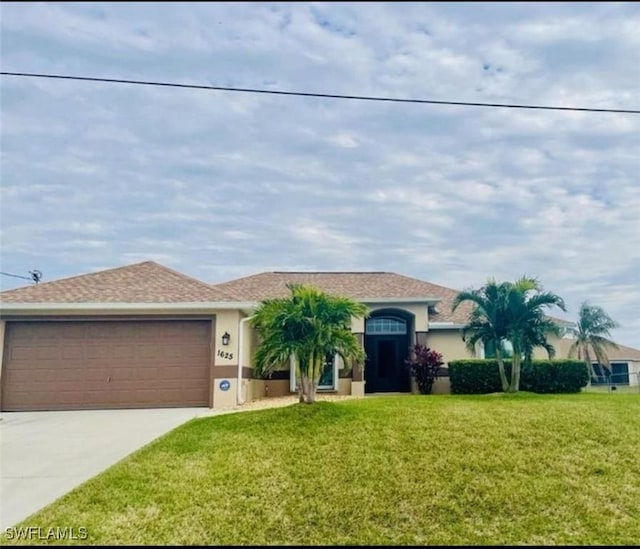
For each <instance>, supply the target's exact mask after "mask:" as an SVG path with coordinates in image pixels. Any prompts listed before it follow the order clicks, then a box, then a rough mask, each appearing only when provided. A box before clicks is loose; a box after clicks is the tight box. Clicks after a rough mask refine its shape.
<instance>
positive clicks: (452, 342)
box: [427, 329, 479, 365]
mask: <svg viewBox="0 0 640 549" xmlns="http://www.w3.org/2000/svg"><path fill="white" fill-rule="evenodd" d="M427 346H428V347H430V348H431V349H433V350H435V351H438V352H439V353H441V354H442V359H443V360H444V362H445V365H446V363H448V362H449V361H451V360H460V359H464V358H473V355H472V354H471V353H470V352H469V351H468V350H467V347H466V346H465V343H464V341H462V337H461V336H460V330H459V329H454V330H431V331H430V332H428V333H427ZM478 358H479V356H478Z"/></svg>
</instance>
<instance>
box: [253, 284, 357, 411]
mask: <svg viewBox="0 0 640 549" xmlns="http://www.w3.org/2000/svg"><path fill="white" fill-rule="evenodd" d="M287 287H288V288H289V290H290V291H291V296H290V297H288V298H280V299H267V300H263V301H262V302H261V303H260V304H259V305H258V307H257V309H256V311H255V313H254V315H253V317H252V318H251V320H250V324H251V325H252V326H253V327H255V328H256V329H257V330H258V334H259V336H260V339H261V343H260V345H259V347H258V349H257V351H256V356H255V364H256V370H257V372H258V373H259V374H263V375H268V374H270V373H271V372H273V371H274V370H275V369H276V368H277V367H278V366H281V365H284V364H287V363H289V361H290V360H291V359H293V368H294V369H295V372H296V374H297V378H298V379H299V380H300V383H299V386H298V396H299V400H300V402H307V403H309V404H311V403H313V402H314V401H315V394H316V389H317V386H318V381H319V380H320V376H321V375H322V370H323V366H324V359H325V357H326V356H327V355H330V356H334V355H336V354H337V355H339V356H341V357H342V359H343V360H344V362H345V364H348V363H349V362H350V361H354V362H356V363H358V364H360V363H362V362H363V361H364V351H363V350H362V347H361V346H360V344H359V343H358V340H357V339H356V337H355V336H354V334H353V333H351V329H350V326H351V318H352V317H363V316H365V315H366V312H367V309H366V307H365V306H364V305H363V304H362V303H357V302H355V301H352V300H351V299H348V298H345V297H337V296H332V295H328V294H326V293H324V292H322V291H320V290H318V289H317V288H314V287H312V286H304V285H300V284H289V285H287Z"/></svg>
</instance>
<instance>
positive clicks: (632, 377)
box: [560, 339, 640, 386]
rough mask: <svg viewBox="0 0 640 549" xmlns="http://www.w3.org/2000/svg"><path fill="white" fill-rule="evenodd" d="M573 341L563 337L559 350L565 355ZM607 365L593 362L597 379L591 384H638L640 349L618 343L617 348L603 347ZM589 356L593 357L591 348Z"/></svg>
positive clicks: (639, 377) (639, 379)
mask: <svg viewBox="0 0 640 549" xmlns="http://www.w3.org/2000/svg"><path fill="white" fill-rule="evenodd" d="M572 343H573V340H572V339H563V340H562V341H561V344H560V347H561V349H560V352H561V353H562V354H563V356H566V355H567V354H568V352H569V348H570V347H571V344H572ZM605 352H606V353H607V358H608V359H609V363H610V364H609V367H607V366H604V365H601V364H598V363H597V362H593V365H594V367H595V371H596V372H597V373H598V379H592V380H591V385H631V386H638V385H640V350H638V349H633V348H632V347H625V346H624V345H619V344H618V348H617V349H614V348H613V347H605ZM590 355H591V357H595V356H596V355H595V353H594V352H593V350H592V351H591V353H590Z"/></svg>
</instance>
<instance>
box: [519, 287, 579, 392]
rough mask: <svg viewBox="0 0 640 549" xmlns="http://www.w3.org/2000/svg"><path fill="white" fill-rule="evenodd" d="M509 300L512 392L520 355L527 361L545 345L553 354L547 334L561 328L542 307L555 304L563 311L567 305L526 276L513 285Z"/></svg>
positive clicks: (520, 362)
mask: <svg viewBox="0 0 640 549" xmlns="http://www.w3.org/2000/svg"><path fill="white" fill-rule="evenodd" d="M508 304H509V309H508V315H507V316H508V319H509V321H508V324H509V326H508V329H507V333H508V336H507V337H508V339H509V341H510V342H511V345H512V346H513V358H512V364H511V384H510V385H509V392H512V393H515V392H517V391H518V390H519V389H520V370H521V365H522V359H523V357H524V360H525V361H526V362H531V359H532V358H533V351H534V349H535V348H536V347H542V348H544V349H545V350H546V351H547V354H548V355H549V358H553V356H554V355H555V349H554V347H553V345H551V344H550V343H549V341H548V339H547V338H548V336H549V335H552V334H553V335H557V336H559V335H560V334H561V329H560V327H559V326H558V325H557V324H556V323H555V322H554V321H553V320H552V319H551V318H549V317H548V316H546V315H545V314H544V309H545V308H550V307H554V306H555V307H558V308H559V309H561V310H563V311H566V308H565V304H564V300H563V299H562V298H561V297H560V296H558V295H556V294H554V293H551V292H544V291H543V290H542V287H541V285H540V283H539V282H538V281H537V280H535V279H533V278H527V277H522V278H520V279H519V280H517V281H516V282H515V283H514V284H513V285H512V287H511V290H510V292H509V294H508Z"/></svg>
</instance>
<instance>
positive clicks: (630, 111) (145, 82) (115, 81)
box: [0, 72, 640, 114]
mask: <svg viewBox="0 0 640 549" xmlns="http://www.w3.org/2000/svg"><path fill="white" fill-rule="evenodd" d="M0 75H2V76H22V77H29V78H52V79H58V80H79V81H83V82H103V83H109V84H135V85H139V86H163V87H168V88H188V89H194V90H214V91H226V92H241V93H261V94H270V95H288V96H297V97H319V98H323V99H352V100H358V101H386V102H389V103H418V104H427V105H453V106H458V107H490V108H500V109H536V110H546V111H578V112H599V113H617V114H640V110H635V109H597V108H590V107H553V106H549V105H524V104H511V103H482V102H477V101H437V100H435V99H406V98H399V97H383V96H369V95H344V94H335V93H314V92H297V91H284V90H266V89H260V88H234V87H228V86H208V85H204V84H180V83H176V82H156V81H151V80H125V79H122V78H98V77H91V76H72V75H64V74H39V73H32V72H0Z"/></svg>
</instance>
